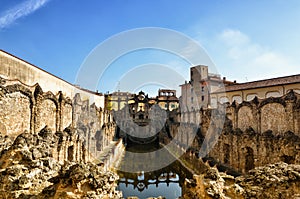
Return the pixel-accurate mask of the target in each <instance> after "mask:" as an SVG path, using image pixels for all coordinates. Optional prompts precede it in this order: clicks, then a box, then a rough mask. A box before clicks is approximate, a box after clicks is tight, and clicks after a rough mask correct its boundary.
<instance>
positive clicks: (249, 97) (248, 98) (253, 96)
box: [246, 93, 257, 101]
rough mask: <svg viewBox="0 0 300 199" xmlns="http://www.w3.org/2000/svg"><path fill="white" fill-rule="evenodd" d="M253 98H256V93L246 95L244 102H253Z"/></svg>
mask: <svg viewBox="0 0 300 199" xmlns="http://www.w3.org/2000/svg"><path fill="white" fill-rule="evenodd" d="M255 97H257V94H256V93H251V94H248V95H247V97H246V100H247V101H251V100H253V99H254V98H255Z"/></svg>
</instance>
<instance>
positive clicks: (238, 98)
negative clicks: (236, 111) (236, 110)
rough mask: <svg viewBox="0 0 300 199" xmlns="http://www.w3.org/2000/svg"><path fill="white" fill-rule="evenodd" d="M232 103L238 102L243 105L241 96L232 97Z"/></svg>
mask: <svg viewBox="0 0 300 199" xmlns="http://www.w3.org/2000/svg"><path fill="white" fill-rule="evenodd" d="M232 101H236V102H237V103H239V104H240V103H242V101H243V100H242V97H241V96H240V95H234V96H233V97H232Z"/></svg>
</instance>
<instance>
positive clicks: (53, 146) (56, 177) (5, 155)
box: [0, 127, 121, 199]
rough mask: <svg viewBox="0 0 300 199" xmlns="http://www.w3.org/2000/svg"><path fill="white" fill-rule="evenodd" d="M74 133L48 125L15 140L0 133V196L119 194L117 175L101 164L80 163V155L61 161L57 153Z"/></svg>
mask: <svg viewBox="0 0 300 199" xmlns="http://www.w3.org/2000/svg"><path fill="white" fill-rule="evenodd" d="M75 137H78V135H77V132H76V131H75V130H74V129H72V128H67V129H66V130H65V131H63V132H56V133H54V132H52V131H51V129H49V128H47V127H45V128H44V129H42V130H41V131H40V132H39V133H38V134H31V133H28V132H24V133H22V134H20V135H19V136H18V137H17V138H16V139H15V140H14V142H11V141H10V140H9V139H7V137H0V139H1V140H0V141H3V142H1V148H0V149H1V154H0V198H32V199H39V198H84V197H85V198H105V197H106V198H120V197H121V195H120V193H119V192H117V191H115V187H116V183H115V181H116V180H117V176H116V175H115V174H113V173H111V172H107V171H105V170H104V168H103V165H102V166H101V165H96V164H93V163H80V161H78V160H82V159H81V158H72V159H68V158H66V159H64V162H63V163H61V160H59V155H58V154H60V152H61V151H63V152H61V154H63V153H65V154H66V153H68V150H67V151H64V150H61V149H62V148H66V147H65V145H66V144H68V143H69V145H70V143H71V142H72V141H73V139H74V138H75ZM79 142H81V143H82V142H83V140H80V139H79ZM72 146H73V149H74V151H75V150H76V145H72ZM80 146H84V145H80ZM81 149H82V148H80V149H78V150H81ZM69 152H70V151H69ZM79 154H81V153H77V155H76V153H74V154H71V153H70V154H69V155H71V156H72V157H75V156H78V155H79ZM82 155H83V154H82ZM62 157H64V156H62ZM66 157H67V156H66Z"/></svg>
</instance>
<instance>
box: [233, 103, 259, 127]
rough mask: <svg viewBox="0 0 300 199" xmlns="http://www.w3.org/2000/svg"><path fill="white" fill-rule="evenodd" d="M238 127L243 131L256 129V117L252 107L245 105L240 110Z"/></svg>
mask: <svg viewBox="0 0 300 199" xmlns="http://www.w3.org/2000/svg"><path fill="white" fill-rule="evenodd" d="M237 119H238V120H237V123H238V125H237V127H238V128H240V129H241V130H242V131H245V130H246V129H247V128H249V127H252V128H254V129H256V128H255V126H256V125H255V117H254V114H253V110H252V107H251V106H250V105H244V106H241V107H239V108H238V118H237Z"/></svg>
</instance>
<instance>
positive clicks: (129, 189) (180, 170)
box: [118, 159, 192, 199]
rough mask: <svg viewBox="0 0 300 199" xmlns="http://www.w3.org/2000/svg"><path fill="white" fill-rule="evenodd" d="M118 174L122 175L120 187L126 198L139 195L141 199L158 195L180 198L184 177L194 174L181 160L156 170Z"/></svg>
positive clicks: (190, 176)
mask: <svg viewBox="0 0 300 199" xmlns="http://www.w3.org/2000/svg"><path fill="white" fill-rule="evenodd" d="M153 161H155V159H153ZM133 164H134V163H133ZM118 174H119V176H120V180H119V182H118V189H119V190H121V191H122V192H123V196H124V198H126V197H129V196H137V197H139V198H140V199H143V198H148V197H158V196H164V197H166V198H170V199H174V198H178V197H180V196H181V187H182V185H183V183H184V179H185V178H192V174H191V173H190V172H189V171H188V170H187V169H186V168H184V167H183V166H182V165H181V164H180V162H179V161H175V162H173V163H172V164H171V165H169V166H167V167H165V168H162V169H159V170H156V171H151V172H144V171H141V172H137V173H129V172H122V171H118Z"/></svg>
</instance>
